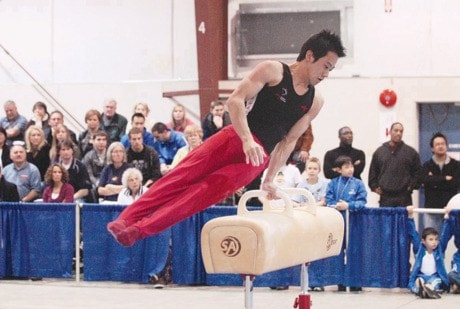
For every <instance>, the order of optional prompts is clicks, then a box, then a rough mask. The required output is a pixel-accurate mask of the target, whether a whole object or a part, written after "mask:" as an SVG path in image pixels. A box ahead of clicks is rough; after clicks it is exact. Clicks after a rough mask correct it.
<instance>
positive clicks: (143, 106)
mask: <svg viewBox="0 0 460 309" xmlns="http://www.w3.org/2000/svg"><path fill="white" fill-rule="evenodd" d="M135 113H141V114H142V115H144V117H145V124H144V126H145V127H146V128H151V127H152V125H153V124H152V123H151V120H150V118H149V114H150V108H149V105H148V104H147V103H144V102H139V103H136V104H135V105H134V109H133V114H135Z"/></svg>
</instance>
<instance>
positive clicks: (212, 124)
mask: <svg viewBox="0 0 460 309" xmlns="http://www.w3.org/2000/svg"><path fill="white" fill-rule="evenodd" d="M231 123H232V121H231V120H230V115H229V113H228V112H227V111H226V110H225V103H224V102H222V101H219V100H216V101H212V102H211V111H210V112H209V113H208V114H207V115H206V116H204V118H203V122H202V124H201V127H202V128H203V140H206V139H207V138H208V137H210V136H211V135H214V134H215V133H217V132H219V131H220V129H222V128H223V127H225V126H228V125H229V124H231Z"/></svg>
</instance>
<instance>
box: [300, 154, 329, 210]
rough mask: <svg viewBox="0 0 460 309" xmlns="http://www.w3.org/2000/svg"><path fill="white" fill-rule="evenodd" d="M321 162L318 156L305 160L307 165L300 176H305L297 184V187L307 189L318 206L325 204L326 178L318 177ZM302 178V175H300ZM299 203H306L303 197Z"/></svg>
mask: <svg viewBox="0 0 460 309" xmlns="http://www.w3.org/2000/svg"><path fill="white" fill-rule="evenodd" d="M320 172H321V164H320V162H319V159H318V158H315V157H312V158H309V159H308V160H307V166H306V168H305V171H304V172H303V174H302V176H306V177H305V178H304V179H302V180H301V181H300V183H299V184H298V185H297V188H303V189H307V190H308V191H309V192H310V193H311V194H312V195H313V197H314V198H315V202H316V204H317V205H318V206H325V205H326V189H327V180H326V179H324V178H321V177H319V173H320ZM302 178H303V177H302ZM298 202H299V203H306V202H307V200H306V199H305V197H301V198H300V200H299V201H298Z"/></svg>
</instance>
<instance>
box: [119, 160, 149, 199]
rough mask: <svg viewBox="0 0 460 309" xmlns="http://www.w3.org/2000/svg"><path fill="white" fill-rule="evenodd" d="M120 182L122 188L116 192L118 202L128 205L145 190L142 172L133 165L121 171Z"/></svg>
mask: <svg viewBox="0 0 460 309" xmlns="http://www.w3.org/2000/svg"><path fill="white" fill-rule="evenodd" d="M121 183H122V185H123V189H122V190H121V191H120V193H118V199H117V202H118V204H123V205H130V204H131V203H133V202H134V201H135V200H137V199H138V198H139V197H140V196H141V195H142V194H143V193H144V192H145V191H147V188H146V187H143V186H142V173H141V172H140V171H139V170H138V169H137V168H135V167H130V168H128V169H127V170H126V171H125V172H124V173H123V176H122V178H121Z"/></svg>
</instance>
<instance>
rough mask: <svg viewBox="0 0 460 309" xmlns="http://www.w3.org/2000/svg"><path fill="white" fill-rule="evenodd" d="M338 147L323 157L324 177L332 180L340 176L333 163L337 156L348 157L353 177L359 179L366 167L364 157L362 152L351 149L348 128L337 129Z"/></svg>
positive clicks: (350, 133) (351, 136) (351, 138)
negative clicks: (351, 164) (352, 167)
mask: <svg viewBox="0 0 460 309" xmlns="http://www.w3.org/2000/svg"><path fill="white" fill-rule="evenodd" d="M339 139H340V145H339V147H337V148H335V149H332V150H329V151H327V152H326V155H325V156H324V167H323V171H324V176H325V177H326V178H328V179H332V178H335V177H338V176H340V174H339V173H338V172H337V169H336V168H334V162H335V160H336V159H337V158H338V157H339V156H348V157H350V158H351V160H352V161H353V166H354V170H355V171H354V173H353V177H355V178H358V179H361V173H362V172H363V170H364V166H365V165H366V156H365V154H364V151H362V150H359V149H356V148H353V147H352V144H353V132H352V131H351V129H350V128H349V127H342V128H340V129H339Z"/></svg>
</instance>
